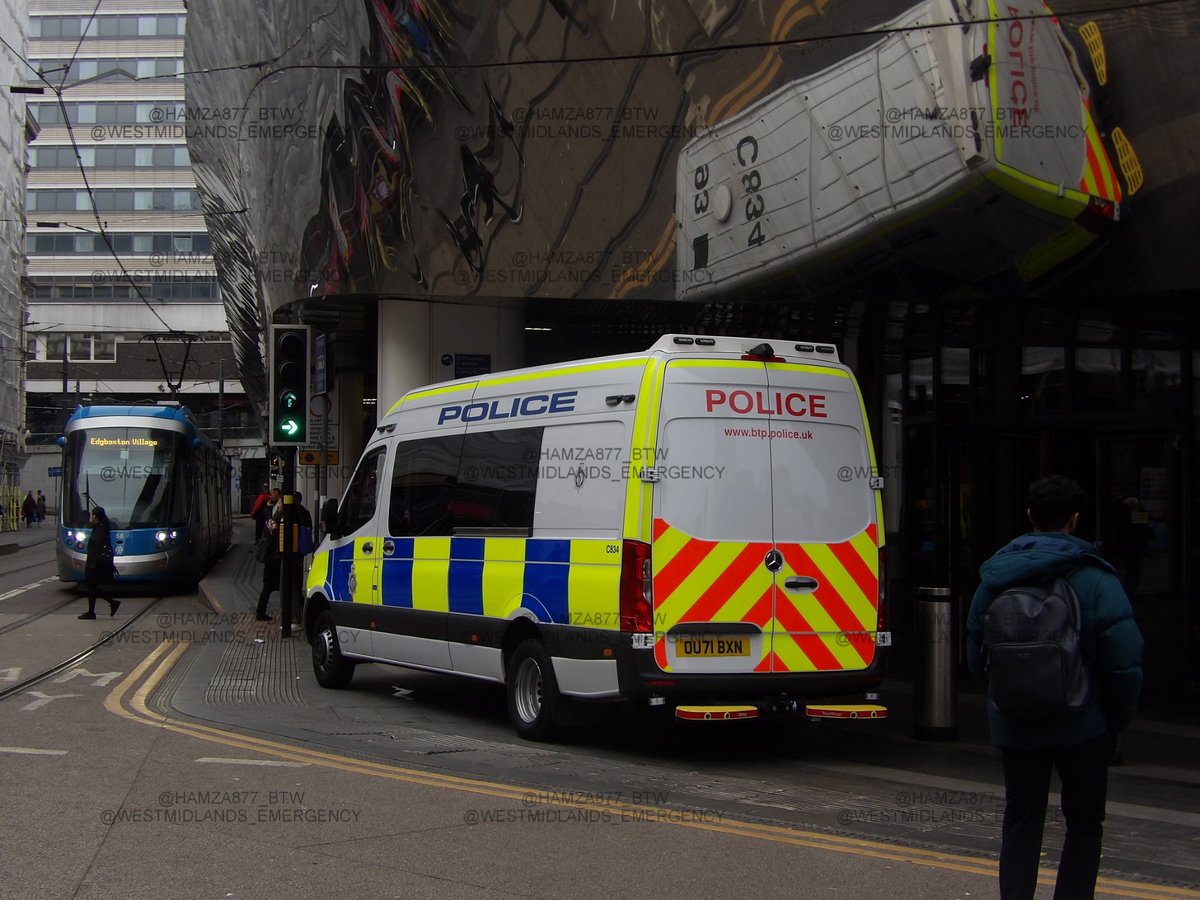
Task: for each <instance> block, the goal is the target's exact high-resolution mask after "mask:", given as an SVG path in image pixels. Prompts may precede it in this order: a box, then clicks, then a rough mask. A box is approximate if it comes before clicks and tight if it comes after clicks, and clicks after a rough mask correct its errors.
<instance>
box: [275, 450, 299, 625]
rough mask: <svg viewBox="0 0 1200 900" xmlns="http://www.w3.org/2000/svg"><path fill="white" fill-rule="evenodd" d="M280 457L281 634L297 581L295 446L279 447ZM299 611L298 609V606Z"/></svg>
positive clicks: (289, 620)
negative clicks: (281, 459) (281, 472)
mask: <svg viewBox="0 0 1200 900" xmlns="http://www.w3.org/2000/svg"><path fill="white" fill-rule="evenodd" d="M279 452H280V455H281V456H282V457H283V523H282V526H281V528H280V532H279V550H280V553H279V567H280V569H279V607H280V618H281V619H282V620H283V621H282V622H281V623H280V632H279V633H280V636H281V637H285V638H290V637H291V636H292V613H293V610H292V599H293V595H294V594H295V592H296V590H297V588H299V586H300V585H299V584H297V575H298V574H299V573H298V572H297V568H298V567H297V566H296V559H297V557H296V542H295V531H296V528H295V526H296V448H295V447H282V448H280V451H279ZM297 611H298V610H297Z"/></svg>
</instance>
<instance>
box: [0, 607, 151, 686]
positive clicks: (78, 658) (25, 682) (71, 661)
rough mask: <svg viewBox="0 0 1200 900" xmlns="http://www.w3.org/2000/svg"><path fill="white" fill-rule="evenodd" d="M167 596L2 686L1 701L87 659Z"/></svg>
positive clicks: (26, 620)
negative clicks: (87, 642)
mask: <svg viewBox="0 0 1200 900" xmlns="http://www.w3.org/2000/svg"><path fill="white" fill-rule="evenodd" d="M167 596H168V595H166V594H163V595H161V596H158V597H156V598H154V599H153V600H151V601H150V602H149V603H147V604H146V606H145V608H143V609H141V610H140V611H138V612H136V613H134V615H133V616H131V617H130V618H129V619H127V620H125V622H124V623H123V624H121V625H119V626H118V627H116V628H114V629H112V630H111V631H106V632H104V635H103V636H102V637H101V638H100V640H98V641H96V642H95V643H94V644H91V645H90V646H88V647H86V648H85V649H83V650H81V651H80V652H78V653H76V654H74V655H72V656H70V657H68V658H67V659H64V660H62V661H61V662H58V663H55V664H54V665H53V666H50V667H49V668H47V669H43V670H42V671H40V672H38V673H37V674H35V675H31V676H30V677H28V678H25V679H22V680H21V681H18V682H16V683H15V684H11V685H9V686H8V687H5V688H0V702H3V701H5V700H7V699H8V698H9V697H12V696H15V695H16V694H20V693H22V692H24V691H27V690H29V689H30V688H31V687H33V686H34V685H37V684H40V683H41V682H43V681H45V680H46V679H47V678H53V677H54V676H55V675H57V674H58V673H60V672H62V671H63V670H65V669H69V668H71V667H72V666H75V665H78V664H79V663H80V662H82V661H83V660H85V659H87V658H88V657H89V656H91V655H92V654H93V653H95V652H96V651H97V650H99V649H100V648H101V647H103V646H105V645H106V644H111V643H112V642H113V641H114V640H116V639H117V638H119V637H120V635H122V634H123V633H124V632H126V631H128V630H129V629H131V628H132V627H133V626H134V625H136V624H137V623H138V622H139V621H140V620H141V619H142V618H143V617H144V616H145V615H146V614H147V613H149V612H150V611H151V610H153V609H154V608H155V607H156V606H158V604H159V603H161V602H162V601H163V600H165V599H167ZM77 599H78V598H76V597H72V598H71V599H70V600H67V601H65V602H64V603H62V604H60V605H59V606H58V607H56V608H54V609H48V610H46V611H45V612H42V613H39V614H38V615H36V616H35V617H34V618H41V617H42V616H44V615H47V614H49V613H51V612H54V611H55V609H62V608H63V607H64V606H66V605H67V604H68V603H73V602H75V600H77ZM30 621H32V619H23V620H21V621H20V622H14V623H10V627H8V628H6V629H0V633H3V632H4V630H11V629H12V628H14V627H19V626H21V625H27V624H29V622H30Z"/></svg>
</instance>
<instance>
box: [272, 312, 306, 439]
mask: <svg viewBox="0 0 1200 900" xmlns="http://www.w3.org/2000/svg"><path fill="white" fill-rule="evenodd" d="M308 332H309V327H308V326H307V325H272V326H271V360H270V362H271V385H270V390H271V410H270V420H271V436H270V440H269V441H268V442H267V443H268V444H270V445H271V446H289V447H290V446H297V445H300V444H304V443H307V442H308V399H309V384H308V338H309V334H308Z"/></svg>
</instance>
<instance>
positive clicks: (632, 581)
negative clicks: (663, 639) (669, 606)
mask: <svg viewBox="0 0 1200 900" xmlns="http://www.w3.org/2000/svg"><path fill="white" fill-rule="evenodd" d="M652 576H653V572H652V571H651V566H650V545H649V544H646V543H643V542H642V541H623V542H622V544H621V599H620V614H621V631H624V632H630V633H634V634H648V633H650V632H652V631H653V630H654V610H653V607H652V606H651V603H650V597H651V581H652Z"/></svg>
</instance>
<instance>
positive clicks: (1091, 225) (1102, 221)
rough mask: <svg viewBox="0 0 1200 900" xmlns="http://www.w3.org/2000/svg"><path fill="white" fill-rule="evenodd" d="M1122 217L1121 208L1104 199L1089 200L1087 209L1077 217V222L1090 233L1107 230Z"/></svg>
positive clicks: (1092, 198)
mask: <svg viewBox="0 0 1200 900" xmlns="http://www.w3.org/2000/svg"><path fill="white" fill-rule="evenodd" d="M1119 217H1120V208H1119V207H1118V206H1117V204H1116V203H1114V202H1113V201H1112V200H1108V199H1106V198H1104V197H1091V198H1089V199H1088V205H1087V209H1085V210H1084V211H1083V212H1081V213H1080V214H1079V215H1078V216H1076V217H1075V221H1076V222H1078V223H1079V224H1080V225H1082V226H1083V227H1084V228H1086V229H1088V230H1089V231H1100V230H1102V229H1104V228H1107V227H1108V226H1109V225H1111V224H1112V223H1113V222H1115V221H1117V219H1118V218H1119Z"/></svg>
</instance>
